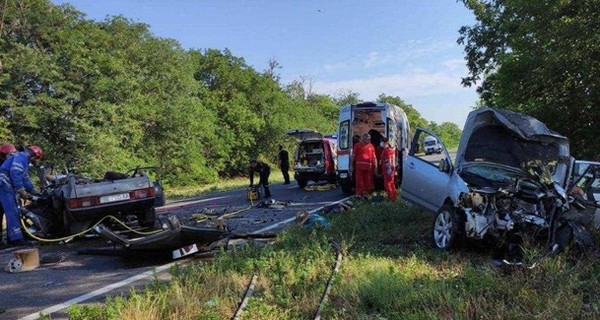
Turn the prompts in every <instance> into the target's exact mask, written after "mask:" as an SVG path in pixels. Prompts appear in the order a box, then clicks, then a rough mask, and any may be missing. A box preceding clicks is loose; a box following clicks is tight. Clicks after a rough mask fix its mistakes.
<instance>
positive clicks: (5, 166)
mask: <svg viewBox="0 0 600 320" xmlns="http://www.w3.org/2000/svg"><path fill="white" fill-rule="evenodd" d="M41 158H42V149H41V148H40V147H38V146H33V145H30V146H26V147H25V148H23V151H21V152H18V153H16V154H15V155H13V156H12V157H9V158H8V159H6V161H4V163H2V165H1V166H0V202H1V203H2V208H3V209H4V213H5V215H6V227H7V240H8V243H9V244H12V245H20V244H26V243H27V242H26V241H25V238H24V237H23V233H22V232H21V226H20V223H19V221H20V219H21V217H20V213H19V210H18V207H17V197H16V196H17V194H18V195H19V196H21V197H22V198H28V197H30V194H32V193H37V191H36V190H35V188H34V187H33V184H32V183H31V179H29V163H30V162H37V161H39V159H41Z"/></svg>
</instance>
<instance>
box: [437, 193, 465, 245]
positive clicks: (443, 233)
mask: <svg viewBox="0 0 600 320" xmlns="http://www.w3.org/2000/svg"><path fill="white" fill-rule="evenodd" d="M461 227H462V228H464V222H462V220H461V219H460V218H459V216H458V214H457V213H456V210H455V209H454V208H453V207H452V206H451V205H449V204H445V205H444V206H442V207H441V208H440V210H438V212H437V213H436V214H435V216H434V217H433V230H432V233H431V235H432V241H433V245H434V246H435V247H436V248H438V249H442V250H451V249H454V248H456V247H458V245H459V244H460V243H461V242H462V237H463V235H464V232H461V231H460V230H461V229H460V228H461Z"/></svg>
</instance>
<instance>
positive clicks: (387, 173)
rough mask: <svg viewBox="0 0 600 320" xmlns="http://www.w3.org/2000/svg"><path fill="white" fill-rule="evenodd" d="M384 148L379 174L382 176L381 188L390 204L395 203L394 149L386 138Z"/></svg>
mask: <svg viewBox="0 0 600 320" xmlns="http://www.w3.org/2000/svg"><path fill="white" fill-rule="evenodd" d="M383 142H384V147H383V150H382V151H381V173H382V174H383V187H384V189H385V192H386V193H387V195H388V199H389V200H390V201H392V202H394V201H396V198H397V193H396V183H395V181H394V176H395V173H396V165H395V164H396V149H395V148H394V147H392V146H391V145H390V141H389V139H388V138H383Z"/></svg>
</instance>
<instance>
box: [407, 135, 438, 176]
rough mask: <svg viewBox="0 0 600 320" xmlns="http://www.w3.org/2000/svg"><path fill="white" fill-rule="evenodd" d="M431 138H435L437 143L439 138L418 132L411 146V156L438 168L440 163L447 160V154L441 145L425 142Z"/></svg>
mask: <svg viewBox="0 0 600 320" xmlns="http://www.w3.org/2000/svg"><path fill="white" fill-rule="evenodd" d="M428 137H429V138H428ZM431 138H434V139H435V141H437V137H434V136H432V135H430V134H428V133H427V132H425V131H422V130H417V132H416V133H415V135H414V137H413V141H412V144H411V148H410V155H411V156H413V157H415V158H417V159H420V160H422V161H424V162H427V163H429V164H431V165H432V166H435V167H438V166H439V164H440V161H441V160H442V159H445V158H446V153H445V152H444V149H443V147H442V145H441V144H440V143H437V142H435V141H433V145H431V144H429V143H426V142H425V140H429V139H431Z"/></svg>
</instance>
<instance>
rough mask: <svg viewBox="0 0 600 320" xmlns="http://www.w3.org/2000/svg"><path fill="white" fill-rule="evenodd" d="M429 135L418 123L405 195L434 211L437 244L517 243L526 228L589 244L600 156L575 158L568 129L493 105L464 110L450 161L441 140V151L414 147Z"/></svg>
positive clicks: (551, 241)
mask: <svg viewBox="0 0 600 320" xmlns="http://www.w3.org/2000/svg"><path fill="white" fill-rule="evenodd" d="M427 136H433V137H435V138H436V139H438V141H440V140H439V138H438V137H436V136H435V134H433V133H432V132H430V131H427V130H425V129H421V128H419V129H417V132H416V134H415V136H414V139H413V144H412V147H411V151H410V153H409V156H408V159H407V160H406V161H405V165H404V178H403V181H402V196H403V198H405V199H407V200H409V201H411V202H414V203H416V204H418V205H420V206H422V207H424V208H426V209H429V210H431V211H433V212H435V216H434V219H433V228H432V233H431V235H432V240H433V243H434V245H435V246H436V247H438V248H440V249H445V250H448V249H452V248H455V247H457V246H458V245H459V244H461V243H462V242H463V241H464V240H466V239H471V240H481V241H488V242H491V243H493V244H495V245H497V246H502V245H505V244H507V243H515V244H518V243H519V242H520V241H521V239H522V238H523V236H524V235H525V234H527V235H530V236H533V237H534V238H535V239H537V240H540V241H546V243H547V244H548V246H549V247H550V248H554V249H556V248H558V247H563V246H565V245H571V244H574V245H576V246H577V247H579V248H589V247H591V246H594V243H593V240H592V237H591V235H590V233H589V232H588V230H587V229H586V227H587V226H588V225H590V224H591V223H592V220H593V219H594V215H595V212H596V209H597V207H598V200H600V199H599V198H598V196H599V194H598V192H599V191H598V190H599V189H598V188H599V187H600V185H599V183H600V163H595V162H589V161H575V160H574V159H573V158H572V157H571V156H570V152H569V142H568V140H567V138H566V137H564V136H561V135H559V134H558V133H556V132H553V131H551V130H549V129H548V128H547V127H546V126H545V125H544V124H543V123H541V122H540V121H538V120H536V119H534V118H532V117H530V116H526V115H522V114H519V113H515V112H510V111H505V110H497V109H491V108H483V109H479V110H475V111H473V112H471V113H470V114H469V116H468V118H467V121H466V123H465V127H464V130H463V135H462V138H461V141H460V144H459V147H458V151H457V153H456V159H455V162H454V164H453V163H452V161H451V156H450V153H449V152H448V151H447V150H446V148H445V146H444V148H443V149H444V150H443V153H442V156H441V157H440V156H435V155H431V156H429V155H423V154H419V153H417V152H418V144H419V141H421V140H423V139H424V138H425V137H427ZM440 142H441V141H440Z"/></svg>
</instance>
